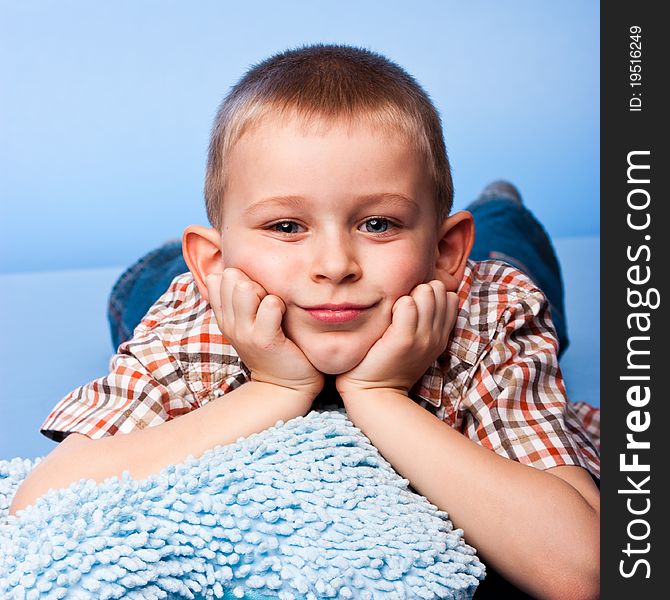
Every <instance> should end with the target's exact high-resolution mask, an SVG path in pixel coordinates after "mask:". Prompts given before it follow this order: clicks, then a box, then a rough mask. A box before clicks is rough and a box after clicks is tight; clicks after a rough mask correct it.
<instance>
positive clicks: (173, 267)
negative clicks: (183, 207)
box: [107, 240, 188, 349]
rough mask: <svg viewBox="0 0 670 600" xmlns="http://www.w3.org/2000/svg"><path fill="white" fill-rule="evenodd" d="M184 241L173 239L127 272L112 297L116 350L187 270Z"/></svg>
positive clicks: (110, 315)
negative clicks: (177, 278) (183, 248)
mask: <svg viewBox="0 0 670 600" xmlns="http://www.w3.org/2000/svg"><path fill="white" fill-rule="evenodd" d="M186 271H188V267H187V266H186V262H185V261H184V258H183V256H182V253H181V241H180V240H171V241H169V242H166V243H165V244H163V245H162V246H160V247H159V248H156V249H155V250H152V251H151V252H149V254H146V255H145V256H143V257H142V258H140V259H139V260H138V261H137V262H136V263H135V264H133V265H132V266H131V267H129V268H128V269H126V271H124V272H123V274H122V275H121V277H119V279H118V281H117V282H116V283H115V284H114V287H113V288H112V292H111V294H110V296H109V305H108V308H107V318H108V319H109V326H110V331H111V334H112V344H113V345H114V349H116V348H118V347H119V345H120V344H121V343H122V342H125V341H126V340H128V339H130V338H131V337H132V335H133V331H134V329H135V327H136V326H137V325H138V324H139V322H140V321H141V320H142V317H143V316H144V315H145V314H146V313H147V311H148V310H149V308H151V306H152V304H153V303H154V302H156V300H158V298H160V296H162V295H163V293H164V292H165V291H166V290H167V289H168V287H169V285H170V282H171V281H172V280H173V279H174V278H175V277H177V275H181V274H182V273H186Z"/></svg>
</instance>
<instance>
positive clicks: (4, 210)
mask: <svg viewBox="0 0 670 600" xmlns="http://www.w3.org/2000/svg"><path fill="white" fill-rule="evenodd" d="M308 42H343V43H350V44H355V45H362V46H366V47H369V48H371V49H373V50H377V51H380V52H382V53H385V54H386V55H388V56H389V57H390V58H392V59H393V60H395V61H396V62H398V63H399V64H400V65H402V66H404V67H405V68H406V69H407V70H408V71H409V72H410V73H412V74H413V75H414V76H415V77H416V78H417V79H418V80H419V82H420V83H421V84H422V85H423V86H424V87H425V89H426V90H427V91H428V92H429V94H430V95H431V97H432V98H433V100H434V102H435V104H436V105H437V107H438V109H439V110H440V112H441V114H442V117H443V120H444V125H445V137H446V141H447V147H448V150H449V155H450V158H451V161H452V164H453V169H454V180H455V188H456V207H457V208H463V207H464V206H465V205H466V204H467V202H468V201H469V200H470V199H471V198H473V197H474V196H476V194H477V193H478V192H479V190H480V189H481V187H482V186H483V185H485V184H486V183H487V182H488V181H490V180H491V179H494V178H499V177H505V178H509V179H511V180H512V181H514V182H515V183H517V184H518V185H519V187H520V188H521V191H522V193H523V195H524V197H525V201H526V203H527V204H528V205H529V206H530V207H531V208H532V209H533V210H534V212H535V213H536V214H537V215H538V216H539V218H540V219H541V220H542V221H543V223H544V224H545V225H546V227H547V229H548V231H549V232H550V233H551V234H552V235H554V236H578V235H593V234H597V233H599V146H598V144H599V101H600V99H599V6H598V3H597V2H587V1H578V0H571V1H566V2H561V3H555V2H548V1H546V2H537V1H507V2H502V3H499V2H493V1H488V2H481V1H480V2H477V1H474V2H468V3H464V2H438V1H419V2H413V3H411V6H410V3H407V2H397V1H385V2H381V1H380V2H372V1H368V2H354V1H351V0H344V1H338V2H320V1H310V2H306V1H305V2H271V1H255V2H253V3H246V4H242V3H233V2H225V3H224V2H219V1H217V2H213V1H199V2H185V1H184V2H169V1H155V0H152V1H148V0H144V1H140V2H138V1H128V0H126V1H116V2H105V3H103V2H88V1H83V0H69V1H68V0H59V1H58V2H50V1H40V2H36V1H25V2H9V1H4V0H2V1H0V179H1V184H0V194H1V197H2V203H1V208H0V211H1V212H0V228H1V229H0V273H2V272H5V273H8V272H18V271H40V270H51V269H75V268H82V267H101V266H110V265H127V264H130V263H131V262H133V261H134V260H135V259H136V258H137V257H138V256H139V255H140V254H142V253H144V252H145V251H148V250H150V249H152V248H153V247H155V246H156V245H158V244H160V243H161V242H162V241H164V240H166V239H168V238H175V237H179V236H180V235H181V232H182V230H183V228H184V227H185V226H186V225H188V224H190V223H206V217H205V212H204V207H203V200H202V182H203V173H204V168H205V155H206V147H207V142H208V135H209V129H210V126H211V122H212V119H213V117H214V114H215V111H216V108H217V106H218V104H219V102H220V100H221V98H222V97H223V96H224V94H225V93H226V92H227V90H228V89H229V87H230V86H231V85H232V84H233V83H235V81H236V80H237V79H238V78H239V77H240V76H241V75H242V73H243V72H244V71H245V69H247V68H248V67H249V66H250V64H252V63H255V62H257V61H259V60H261V59H263V58H265V57H267V56H268V55H270V54H272V53H274V52H277V51H280V50H283V49H285V48H287V47H291V46H296V45H300V44H303V43H308Z"/></svg>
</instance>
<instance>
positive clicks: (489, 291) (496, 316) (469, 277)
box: [450, 260, 547, 364]
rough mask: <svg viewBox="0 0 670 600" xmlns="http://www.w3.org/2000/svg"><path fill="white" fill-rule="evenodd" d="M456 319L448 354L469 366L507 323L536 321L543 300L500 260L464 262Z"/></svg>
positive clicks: (522, 276)
mask: <svg viewBox="0 0 670 600" xmlns="http://www.w3.org/2000/svg"><path fill="white" fill-rule="evenodd" d="M457 293H458V308H459V310H458V317H457V318H456V323H455V325H454V332H453V335H452V338H451V342H452V344H451V348H450V354H452V355H453V356H457V357H459V358H460V359H461V360H465V361H466V362H469V363H471V364H475V363H476V362H477V361H478V360H479V356H480V355H481V353H482V352H483V351H484V349H485V348H486V347H488V346H489V345H490V344H491V343H492V342H493V341H494V340H495V339H497V337H499V334H500V332H501V330H502V329H504V328H505V327H506V324H507V323H509V321H511V320H514V321H519V323H521V322H523V321H527V320H536V319H538V318H542V319H543V316H542V314H543V313H544V312H546V306H547V300H546V298H545V296H544V294H543V293H542V291H541V290H540V289H539V288H538V287H537V285H535V283H534V282H533V281H532V280H531V279H530V278H529V277H528V276H527V275H525V274H524V273H522V272H521V271H519V270H518V269H517V268H515V267H513V266H511V265H509V264H507V263H505V262H503V261H500V260H483V261H474V260H468V262H467V265H466V268H465V272H464V275H463V279H462V281H461V285H460V286H459V288H458V292H457Z"/></svg>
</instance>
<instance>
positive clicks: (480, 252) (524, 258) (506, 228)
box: [108, 198, 568, 354]
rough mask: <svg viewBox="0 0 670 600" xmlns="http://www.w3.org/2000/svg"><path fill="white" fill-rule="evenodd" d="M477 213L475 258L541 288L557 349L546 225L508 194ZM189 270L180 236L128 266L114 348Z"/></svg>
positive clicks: (557, 302) (118, 293)
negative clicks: (506, 266)
mask: <svg viewBox="0 0 670 600" xmlns="http://www.w3.org/2000/svg"><path fill="white" fill-rule="evenodd" d="M467 210H469V211H470V212H471V213H472V214H473V216H474V218H475V229H476V237H475V245H474V248H473V250H472V254H471V258H472V259H473V260H486V259H489V258H496V259H499V260H504V261H505V262H508V263H510V264H511V265H513V266H515V267H516V268H518V269H520V270H521V271H523V272H524V273H525V274H526V275H528V276H529V277H530V278H531V279H532V280H533V281H534V282H535V284H536V285H537V286H538V287H539V288H540V289H541V290H542V291H543V292H544V293H545V295H546V296H547V298H548V299H549V303H550V306H551V313H552V318H553V321H554V325H555V326H556V330H557V333H558V340H559V354H560V353H562V352H563V351H564V350H565V349H566V348H567V345H568V338H567V333H566V322H565V310H564V306H563V282H562V279H561V269H560V266H559V264H558V260H557V258H556V254H555V252H554V249H553V247H552V244H551V241H550V240H549V237H548V236H547V234H546V232H545V231H544V228H543V227H542V225H540V223H539V222H538V221H537V219H535V217H534V216H533V215H532V214H531V212H530V211H529V210H528V209H526V208H525V207H524V206H523V205H521V204H520V203H518V202H516V201H514V200H510V199H508V198H493V199H491V198H487V199H486V200H484V201H482V200H478V201H475V202H473V203H472V204H471V205H470V206H469V207H468V209H467ZM187 270H188V267H187V266H186V262H185V261H184V258H183V257H182V253H181V242H180V241H179V240H173V241H169V242H167V243H165V244H164V245H162V246H161V247H160V248H157V249H156V250H153V251H152V252H150V253H149V254H147V255H145V256H144V257H142V258H141V259H140V260H138V261H137V262H136V263H135V264H133V265H132V266H131V267H129V268H128V269H127V270H126V271H125V272H124V273H123V274H122V275H121V277H120V278H119V280H118V281H117V282H116V284H115V285H114V288H113V289H112V292H111V295H110V299H109V310H108V318H109V324H110V328H111V334H112V343H113V344H114V348H117V347H118V346H119V344H121V342H124V341H126V340H127V339H130V338H131V337H132V334H133V330H134V329H135V327H136V326H137V325H138V324H139V322H140V321H141V319H142V317H143V316H144V315H145V313H146V312H147V311H148V310H149V308H150V307H151V305H152V304H153V303H154V302H155V301H156V300H157V299H158V298H159V297H160V296H161V295H162V294H163V292H165V291H166V290H167V288H168V286H169V285H170V282H171V281H172V280H173V279H174V278H175V277H176V276H177V275H181V274H182V273H185V272H186V271H187Z"/></svg>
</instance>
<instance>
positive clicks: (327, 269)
mask: <svg viewBox="0 0 670 600" xmlns="http://www.w3.org/2000/svg"><path fill="white" fill-rule="evenodd" d="M361 275H362V269H361V265H360V262H359V257H358V252H357V249H356V247H355V244H354V241H353V240H352V239H351V238H350V237H349V236H348V235H347V234H346V233H345V232H341V231H330V232H324V233H323V234H322V235H319V236H315V237H314V239H313V261H312V274H311V277H312V279H313V280H314V281H316V282H325V281H330V282H332V283H343V282H353V281H357V280H358V279H360V277H361Z"/></svg>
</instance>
